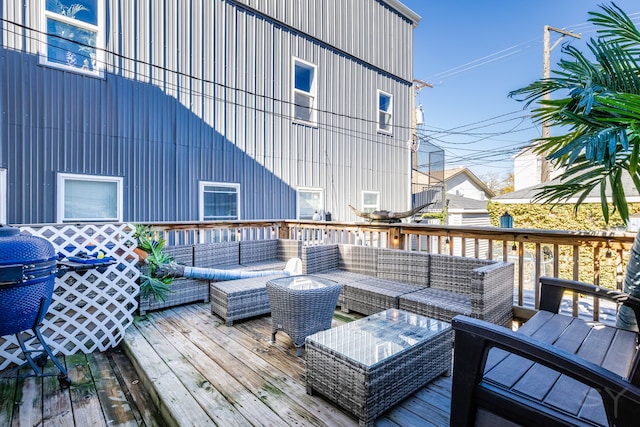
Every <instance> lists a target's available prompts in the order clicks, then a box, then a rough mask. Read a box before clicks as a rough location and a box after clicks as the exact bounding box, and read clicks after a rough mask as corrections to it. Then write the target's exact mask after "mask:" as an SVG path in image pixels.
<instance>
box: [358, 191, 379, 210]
mask: <svg viewBox="0 0 640 427" xmlns="http://www.w3.org/2000/svg"><path fill="white" fill-rule="evenodd" d="M379 210H380V193H379V192H377V191H363V192H362V212H367V213H368V212H373V211H379Z"/></svg>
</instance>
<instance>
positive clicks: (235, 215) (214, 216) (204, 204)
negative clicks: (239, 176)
mask: <svg viewBox="0 0 640 427" xmlns="http://www.w3.org/2000/svg"><path fill="white" fill-rule="evenodd" d="M239 212H240V184H232V183H228V182H201V183H200V221H224V220H239V219H240V214H239Z"/></svg>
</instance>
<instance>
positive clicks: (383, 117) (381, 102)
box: [378, 90, 393, 133]
mask: <svg viewBox="0 0 640 427" xmlns="http://www.w3.org/2000/svg"><path fill="white" fill-rule="evenodd" d="M392 124H393V97H392V96H391V95H390V94H388V93H386V92H383V91H381V90H379V91H378V131H379V132H385V133H391V130H392V129H391V126H392Z"/></svg>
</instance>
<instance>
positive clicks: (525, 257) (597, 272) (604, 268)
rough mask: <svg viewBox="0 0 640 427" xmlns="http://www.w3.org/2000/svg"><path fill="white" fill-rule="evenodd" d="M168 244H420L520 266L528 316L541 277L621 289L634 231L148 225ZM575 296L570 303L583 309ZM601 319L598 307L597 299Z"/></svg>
mask: <svg viewBox="0 0 640 427" xmlns="http://www.w3.org/2000/svg"><path fill="white" fill-rule="evenodd" d="M149 225H151V226H152V227H153V229H154V230H155V231H156V232H157V233H158V235H160V236H162V237H164V238H166V239H167V241H168V242H169V244H193V243H205V242H219V241H238V240H253V239H267V238H276V237H280V238H291V239H298V240H302V241H303V242H304V244H306V245H318V244H326V243H349V244H359V245H371V246H377V247H388V248H393V249H406V250H419V251H427V252H433V253H446V254H450V255H459V256H467V257H474V258H484V259H502V260H506V261H511V262H513V263H514V264H515V265H516V270H515V271H516V273H515V274H516V277H515V283H516V289H514V310H515V311H516V315H517V316H518V317H523V318H528V317H529V316H530V314H531V311H530V310H531V309H535V308H537V307H538V305H539V289H538V284H537V278H538V277H540V276H552V277H563V278H568V279H574V280H581V281H585V282H589V283H595V284H599V285H600V286H603V287H608V288H612V289H621V288H622V282H623V277H624V269H625V266H626V263H627V259H628V254H629V250H630V248H631V245H632V244H633V239H634V235H633V234H631V233H622V232H605V231H602V232H591V231H590V232H584V231H583V232H580V231H557V230H536V229H517V228H497V227H467V226H449V225H430V224H413V223H396V224H371V223H344V222H325V221H322V222H318V221H293V220H285V221H235V222H234V221H231V222H230V221H225V222H198V223H162V224H157V223H154V224H149ZM579 309H580V308H579V301H578V296H575V297H574V299H573V304H572V311H573V314H574V315H575V314H577V313H578V311H579ZM592 309H593V316H594V318H595V319H596V320H597V319H598V316H599V313H600V307H599V306H598V302H597V300H596V301H593V307H592Z"/></svg>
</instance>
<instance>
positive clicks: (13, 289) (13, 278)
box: [0, 225, 70, 388]
mask: <svg viewBox="0 0 640 427" xmlns="http://www.w3.org/2000/svg"><path fill="white" fill-rule="evenodd" d="M55 278H56V253H55V249H54V247H53V245H52V244H51V243H50V242H49V241H47V240H45V239H43V238H40V237H35V236H28V235H23V234H20V230H18V229H17V228H14V227H9V226H6V225H0V336H5V335H13V334H15V335H16V337H17V339H18V343H19V344H20V348H21V349H22V352H23V353H24V355H25V357H26V359H27V362H26V363H28V364H29V365H30V366H31V368H32V369H33V371H34V373H35V375H36V376H45V374H44V366H45V365H46V362H47V358H48V357H50V358H51V360H52V361H53V362H54V364H55V365H56V367H58V369H59V370H60V374H59V375H58V379H59V381H60V385H61V386H62V387H63V388H66V387H68V386H69V384H70V381H69V378H68V377H67V372H66V370H65V369H64V367H63V366H62V365H61V364H60V363H59V362H58V360H57V359H56V358H55V357H54V356H53V354H52V353H51V350H50V349H49V346H48V345H47V343H46V342H45V341H44V339H43V337H42V335H41V333H40V323H41V322H42V319H43V318H44V316H45V314H46V313H47V310H48V309H49V305H50V304H51V297H52V295H53V287H54V284H55ZM26 330H31V331H33V333H34V336H32V337H29V338H27V339H25V338H24V337H23V334H22V332H24V331H26ZM35 339H37V340H38V341H39V343H35V342H34V343H33V345H32V346H31V348H37V349H36V350H33V349H28V348H27V345H26V344H27V343H28V342H29V341H31V340H33V341H35ZM34 353H37V355H35V356H34Z"/></svg>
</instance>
